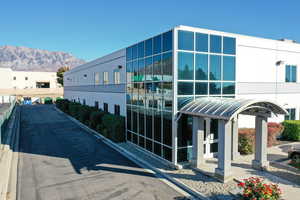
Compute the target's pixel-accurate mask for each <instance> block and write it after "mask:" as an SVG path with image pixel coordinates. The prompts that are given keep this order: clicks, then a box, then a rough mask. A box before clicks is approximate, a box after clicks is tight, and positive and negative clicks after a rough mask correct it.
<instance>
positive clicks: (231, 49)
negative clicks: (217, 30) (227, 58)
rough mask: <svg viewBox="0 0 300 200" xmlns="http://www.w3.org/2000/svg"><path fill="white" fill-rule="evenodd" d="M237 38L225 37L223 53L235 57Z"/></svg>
mask: <svg viewBox="0 0 300 200" xmlns="http://www.w3.org/2000/svg"><path fill="white" fill-rule="evenodd" d="M235 48H236V47H235V38H231V37H223V53H224V54H232V55H235Z"/></svg>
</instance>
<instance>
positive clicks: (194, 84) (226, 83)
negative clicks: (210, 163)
mask: <svg viewBox="0 0 300 200" xmlns="http://www.w3.org/2000/svg"><path fill="white" fill-rule="evenodd" d="M176 53H177V58H178V60H177V63H178V66H177V68H176V67H175V69H177V72H178V77H177V80H178V81H177V84H178V85H177V88H178V91H177V105H175V106H177V109H178V110H180V108H182V107H183V106H184V105H186V104H187V103H189V102H190V101H192V100H194V99H196V98H201V97H207V96H214V97H223V98H234V96H235V75H236V72H235V71H236V57H235V55H236V39H235V38H232V37H227V36H222V35H212V34H205V33H199V32H192V31H184V30H178V47H177V52H176ZM177 127H178V129H177V136H178V152H177V156H178V157H177V161H178V162H185V161H188V160H190V158H191V156H192V118H191V117H189V116H186V115H182V117H181V118H180V120H179V121H178V126H177Z"/></svg>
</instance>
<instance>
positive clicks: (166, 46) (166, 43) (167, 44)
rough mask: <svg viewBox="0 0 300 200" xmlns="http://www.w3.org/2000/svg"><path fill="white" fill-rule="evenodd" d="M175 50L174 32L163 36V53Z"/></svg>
mask: <svg viewBox="0 0 300 200" xmlns="http://www.w3.org/2000/svg"><path fill="white" fill-rule="evenodd" d="M172 49H173V31H169V32H167V33H164V34H163V52H165V51H170V50H172Z"/></svg>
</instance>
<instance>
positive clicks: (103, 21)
mask: <svg viewBox="0 0 300 200" xmlns="http://www.w3.org/2000/svg"><path fill="white" fill-rule="evenodd" d="M299 9H300V1H299V0H285V1H279V0H251V1H250V0H248V1H246V0H226V1H225V0H223V1H221V0H206V1H204V0H185V1H180V0H148V1H144V0H139V1H137V0H127V1H123V0H118V1H117V0H106V1H104V0H85V1H83V0H82V1H80V0H49V1H41V0H26V1H21V0H19V1H17V0H11V1H1V11H0V19H1V20H0V46H2V45H15V46H27V47H32V48H39V49H47V50H50V51H65V52H69V53H71V54H73V55H74V56H76V57H79V58H82V59H85V60H87V61H89V60H92V59H95V58H97V57H100V56H102V55H105V54H107V53H110V52H112V51H115V50H118V49H120V48H123V47H126V46H128V45H130V44H132V43H135V42H137V41H139V40H143V39H145V38H147V37H150V36H153V35H155V34H158V33H160V32H163V31H166V30H168V29H170V28H172V27H173V26H176V25H180V24H182V25H189V26H197V27H201V28H208V29H215V30H220V31H226V32H234V33H240V34H247V35H254V36H260V37H266V38H274V39H279V38H289V39H293V40H297V41H298V42H300V26H299V23H300V22H299V19H300V12H299Z"/></svg>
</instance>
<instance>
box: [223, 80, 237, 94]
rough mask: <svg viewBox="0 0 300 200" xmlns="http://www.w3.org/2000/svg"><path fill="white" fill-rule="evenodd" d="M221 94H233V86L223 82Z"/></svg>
mask: <svg viewBox="0 0 300 200" xmlns="http://www.w3.org/2000/svg"><path fill="white" fill-rule="evenodd" d="M223 94H235V84H234V83H230V82H223Z"/></svg>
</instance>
